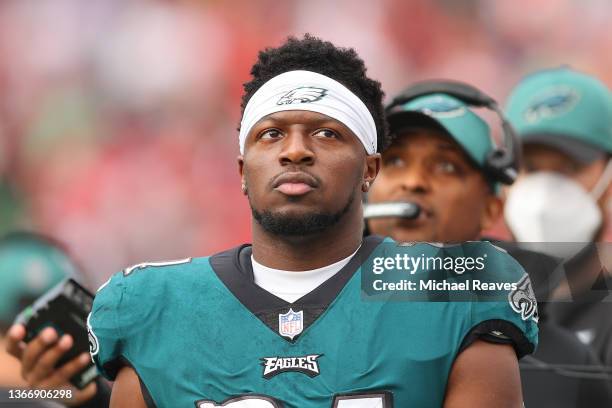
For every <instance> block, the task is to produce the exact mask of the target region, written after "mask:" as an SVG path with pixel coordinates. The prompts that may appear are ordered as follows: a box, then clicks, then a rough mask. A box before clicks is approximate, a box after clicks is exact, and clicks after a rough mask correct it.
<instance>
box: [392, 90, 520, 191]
mask: <svg viewBox="0 0 612 408" xmlns="http://www.w3.org/2000/svg"><path fill="white" fill-rule="evenodd" d="M435 93H443V94H446V95H450V96H452V97H455V98H457V99H459V100H460V101H462V102H464V103H466V104H467V105H469V106H473V107H476V108H486V109H489V110H491V111H493V112H495V113H496V114H497V116H498V117H499V119H500V121H501V127H502V131H503V144H502V145H501V146H496V145H497V144H496V143H495V140H493V139H492V138H491V140H492V142H493V146H496V147H495V148H494V149H493V150H491V151H490V152H489V153H488V154H487V157H486V159H485V163H484V168H483V170H484V172H485V175H486V176H487V177H488V178H489V179H490V180H492V181H496V182H501V183H503V184H508V185H509V184H512V183H514V181H515V180H516V178H517V176H518V169H519V166H520V163H521V144H520V141H519V139H518V137H517V135H516V132H515V131H514V129H513V128H512V125H511V124H510V122H508V120H507V119H506V118H505V116H504V114H503V112H502V111H501V109H500V108H499V105H498V104H497V101H496V100H495V99H493V98H492V97H490V96H489V95H487V94H485V93H484V92H482V91H481V90H479V89H478V88H476V87H474V86H472V85H469V84H466V83H464V82H459V81H450V80H428V81H422V82H417V83H415V84H414V85H411V86H409V87H408V88H406V89H404V91H402V92H401V93H400V94H399V95H398V96H396V97H395V98H393V100H392V101H391V103H389V104H388V105H387V106H386V107H385V113H386V114H387V116H390V115H392V114H394V113H399V112H403V110H402V109H401V107H402V105H404V104H406V103H407V102H409V101H411V100H414V99H416V98H418V97H420V96H425V95H430V94H435Z"/></svg>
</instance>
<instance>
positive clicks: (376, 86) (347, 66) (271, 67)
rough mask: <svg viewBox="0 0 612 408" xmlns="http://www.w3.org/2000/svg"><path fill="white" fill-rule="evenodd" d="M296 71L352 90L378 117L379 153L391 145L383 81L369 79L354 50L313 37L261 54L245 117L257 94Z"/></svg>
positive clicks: (249, 87) (248, 90) (247, 90)
mask: <svg viewBox="0 0 612 408" xmlns="http://www.w3.org/2000/svg"><path fill="white" fill-rule="evenodd" d="M293 70H306V71H312V72H317V73H319V74H322V75H325V76H328V77H330V78H332V79H334V80H336V81H338V82H340V83H341V84H342V85H344V86H346V87H347V88H348V89H350V90H351V92H353V93H354V94H355V95H357V97H359V99H361V100H362V101H363V103H364V104H365V105H366V106H367V108H368V110H369V111H370V113H371V114H372V117H373V118H374V124H375V125H376V133H377V138H378V140H377V143H378V151H379V152H382V151H383V150H385V149H386V148H387V146H389V144H391V137H390V135H389V132H388V131H387V121H386V119H385V113H384V108H383V104H382V100H383V97H384V95H385V94H384V92H383V91H382V88H381V85H380V82H378V81H375V80H373V79H370V78H368V77H367V76H366V67H365V64H364V63H363V60H362V59H361V58H360V57H359V55H357V52H355V50H354V49H352V48H339V47H336V46H335V45H334V44H332V43H331V42H329V41H322V40H321V39H319V38H317V37H314V36H312V35H310V34H306V35H304V38H302V39H297V38H296V37H289V38H288V39H287V41H286V42H285V43H284V44H282V45H281V46H280V47H276V48H266V49H265V50H263V51H260V52H259V58H258V59H257V62H256V63H255V65H253V68H251V75H252V76H253V79H252V80H251V81H249V82H247V83H245V84H244V95H243V96H242V104H241V107H242V114H244V108H245V107H246V105H247V103H248V102H249V100H250V99H251V97H252V96H253V94H254V93H255V92H257V90H258V89H259V88H260V87H261V86H262V85H263V84H265V83H266V82H268V81H269V80H270V79H272V78H274V77H275V76H277V75H280V74H282V73H283V72H287V71H293Z"/></svg>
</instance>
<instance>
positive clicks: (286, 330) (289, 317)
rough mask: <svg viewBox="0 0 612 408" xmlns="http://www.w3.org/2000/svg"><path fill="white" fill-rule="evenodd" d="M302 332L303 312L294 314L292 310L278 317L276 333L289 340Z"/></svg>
mask: <svg viewBox="0 0 612 408" xmlns="http://www.w3.org/2000/svg"><path fill="white" fill-rule="evenodd" d="M302 330H304V312H303V311H302V310H300V311H299V312H294V311H293V309H289V311H288V312H287V313H285V314H279V315H278V332H279V333H280V335H281V336H285V337H289V338H290V339H291V340H293V338H294V337H295V336H297V335H298V334H300V333H301V332H302Z"/></svg>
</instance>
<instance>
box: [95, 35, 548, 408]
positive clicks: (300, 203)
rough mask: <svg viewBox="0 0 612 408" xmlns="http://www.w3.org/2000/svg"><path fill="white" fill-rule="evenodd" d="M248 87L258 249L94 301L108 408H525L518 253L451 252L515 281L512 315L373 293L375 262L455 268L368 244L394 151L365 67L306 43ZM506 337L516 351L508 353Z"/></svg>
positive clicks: (144, 279) (185, 265)
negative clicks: (379, 183)
mask: <svg viewBox="0 0 612 408" xmlns="http://www.w3.org/2000/svg"><path fill="white" fill-rule="evenodd" d="M251 73H252V75H253V80H252V81H251V82H249V83H247V84H246V85H245V91H246V92H245V96H244V99H243V110H244V112H243V117H242V121H241V127H240V135H239V140H238V142H239V148H240V156H239V157H238V163H239V170H240V175H241V179H242V186H241V188H242V191H243V192H244V194H245V195H246V196H247V197H248V200H249V203H250V206H251V210H252V213H253V222H252V230H253V243H252V245H242V246H239V247H237V248H234V249H231V250H228V251H225V252H222V253H219V254H216V255H213V256H212V257H206V258H193V259H192V258H188V259H183V260H179V261H175V262H165V263H159V262H158V263H148V264H142V265H137V266H134V267H130V268H127V269H126V270H124V271H123V272H120V273H118V274H116V275H114V276H113V277H112V278H111V279H110V281H109V282H108V284H106V285H105V286H104V287H103V288H102V289H100V290H99V291H98V293H97V295H96V299H95V301H94V306H93V310H92V313H91V315H90V318H89V320H88V324H89V337H90V342H91V354H92V357H93V359H94V361H95V363H96V365H97V367H98V368H99V370H100V372H101V373H102V374H103V375H104V376H105V377H107V378H108V379H111V380H114V381H115V384H114V388H113V395H112V400H111V406H130V407H144V406H158V407H170V406H172V407H178V406H194V405H195V406H196V407H201V408H213V407H220V406H223V407H231V408H280V407H286V408H297V407H299V408H329V407H338V408H364V407H379V408H390V407H396V408H397V407H402V408H403V407H411V408H414V407H434V406H442V405H444V406H446V407H464V406H470V407H491V406H496V407H517V408H518V407H520V406H521V391H520V379H519V371H518V363H517V355H518V356H522V355H524V354H527V353H529V352H531V351H532V350H533V348H534V347H535V343H536V342H537V327H536V326H535V320H537V314H536V309H537V308H536V307H535V304H534V303H535V301H534V302H530V300H529V299H530V297H529V295H528V292H529V290H531V288H530V284H529V282H528V280H526V278H525V275H524V272H523V271H522V269H521V268H520V266H518V264H517V263H516V262H515V261H514V260H513V259H511V258H510V257H509V256H508V255H507V254H505V253H503V252H502V251H500V250H498V249H496V248H494V247H493V246H491V245H490V244H481V243H472V244H466V247H465V248H463V247H462V246H458V247H456V248H455V249H448V251H449V255H448V256H449V257H448V259H450V260H451V261H452V260H454V259H455V255H456V254H457V253H463V251H472V252H478V253H482V254H484V257H487V263H488V265H490V266H491V268H492V269H494V270H495V271H496V272H499V273H501V274H502V275H503V276H505V277H506V278H508V279H509V281H510V282H513V283H515V282H521V285H522V286H521V287H522V290H523V291H524V292H525V293H523V294H519V293H518V292H516V291H515V292H514V294H515V295H517V296H518V297H520V298H521V299H520V300H521V302H520V304H521V305H522V306H521V307H520V308H518V309H517V310H518V312H517V311H515V310H513V308H514V307H516V305H518V304H519V302H518V297H517V299H514V298H511V300H509V295H511V293H509V292H506V291H503V293H502V297H503V298H502V299H501V300H500V301H497V302H487V303H484V302H482V303H478V302H470V301H457V302H415V301H390V299H389V296H383V297H382V298H380V297H376V296H373V297H372V301H369V300H368V299H367V298H366V294H365V293H364V292H362V289H363V288H365V286H362V285H363V282H362V279H365V278H366V277H367V276H372V271H373V269H372V265H371V264H369V263H368V262H370V261H369V260H368V259H369V258H374V259H378V258H377V256H376V254H385V253H388V256H390V257H392V258H393V259H395V256H396V255H397V256H420V254H421V253H422V252H427V253H431V254H433V255H436V256H437V255H438V254H439V253H446V249H444V250H440V247H439V246H436V245H430V244H417V245H414V246H406V245H405V246H398V244H397V243H396V242H395V241H393V240H390V239H386V240H384V241H383V238H381V237H369V238H365V239H362V226H363V224H362V217H363V208H362V196H363V194H364V193H365V192H367V191H368V190H369V188H370V185H371V183H372V182H373V181H374V178H375V177H376V175H377V173H378V170H379V168H380V164H381V158H380V154H379V152H380V151H381V149H384V148H385V147H386V146H387V145H388V143H389V139H388V136H386V132H385V126H384V123H385V122H384V115H383V108H382V96H383V93H382V91H381V89H380V84H379V83H378V82H376V81H373V80H371V79H369V78H368V77H367V76H366V75H365V66H364V64H363V61H362V60H361V59H359V57H358V56H357V55H356V53H355V52H354V51H353V50H349V49H340V48H337V47H335V46H334V45H333V44H331V43H328V42H323V41H321V40H318V39H316V38H313V37H310V36H306V37H305V38H304V39H302V40H297V39H289V40H288V41H287V43H286V44H284V45H283V46H281V47H279V48H275V49H268V50H265V51H263V52H262V53H261V54H260V56H259V61H258V62H257V63H256V64H255V66H254V67H253V69H252V72H251ZM388 251H390V252H388ZM457 251H458V252H457ZM389 259H391V258H389ZM422 272H423V278H426V277H428V276H429V275H428V274H429V273H430V272H431V271H430V270H429V269H427V268H425V269H424V270H423V271H422ZM451 274H455V271H454V270H452V271H451ZM467 275H469V274H467ZM362 296H364V297H362ZM391 297H392V296H391ZM515 300H516V301H515ZM515 303H516V304H515ZM497 329H500V330H501V331H500V332H499V333H500V334H499V335H491V334H490V333H497V332H496V330H497ZM501 333H512V338H513V339H516V341H515V342H512V343H510V344H509V342H508V341H507V340H508V339H504V341H503V343H504V344H497V343H499V342H500V337H501V336H502V334H501ZM496 336H497V337H496Z"/></svg>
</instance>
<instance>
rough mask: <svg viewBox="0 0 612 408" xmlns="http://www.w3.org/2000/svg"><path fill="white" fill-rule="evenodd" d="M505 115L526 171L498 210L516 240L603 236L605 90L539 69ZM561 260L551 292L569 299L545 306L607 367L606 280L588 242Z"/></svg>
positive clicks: (610, 308) (610, 167) (611, 133)
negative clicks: (561, 277) (563, 275)
mask: <svg viewBox="0 0 612 408" xmlns="http://www.w3.org/2000/svg"><path fill="white" fill-rule="evenodd" d="M506 112H507V116H508V118H509V120H510V121H511V123H512V124H513V125H514V127H515V128H516V130H517V132H518V134H519V136H520V138H521V139H522V141H523V153H524V175H523V176H522V177H521V178H519V180H518V181H517V183H515V185H513V186H512V188H511V189H510V190H509V194H508V198H507V202H506V208H505V212H504V213H505V219H506V223H507V224H508V226H509V228H510V230H511V231H512V234H513V235H514V237H515V238H516V239H517V241H523V242H545V243H550V242H575V243H587V242H597V241H603V237H604V232H605V229H606V227H607V226H608V225H609V222H610V215H609V211H608V208H609V204H610V203H611V200H610V195H611V194H610V182H611V179H612V161H611V160H610V157H611V154H612V95H611V94H610V91H609V89H608V88H607V87H606V86H605V85H604V84H603V83H602V82H601V81H599V80H598V79H596V78H594V77H592V76H589V75H586V74H584V73H580V72H577V71H575V70H573V69H570V68H568V67H561V68H555V69H549V70H543V71H539V72H536V73H534V74H532V75H529V76H527V77H526V78H524V79H523V80H522V81H521V82H520V83H519V84H518V85H517V86H516V87H515V88H514V89H513V91H512V92H511V94H510V96H509V99H508V102H507V109H506ZM581 246H584V244H582V245H581ZM547 247H549V248H551V249H552V250H558V249H559V248H560V249H563V246H559V245H557V246H555V245H551V244H547ZM567 265H568V267H567V268H566V269H567V270H568V282H567V285H563V286H561V287H560V288H559V289H558V290H557V297H567V298H571V299H573V302H571V303H567V302H566V303H557V304H553V305H551V309H552V310H553V311H554V312H555V315H554V316H555V319H556V320H557V321H558V322H559V323H560V324H562V325H563V326H565V327H567V328H569V329H571V330H572V331H574V332H575V333H576V335H577V336H578V338H579V339H580V340H581V341H582V342H583V343H585V344H589V345H591V346H593V348H594V349H595V350H596V351H597V353H598V354H599V357H600V358H601V360H602V361H603V362H604V363H606V364H612V320H611V319H610V315H611V314H612V303H610V302H606V301H601V297H602V295H603V296H605V295H606V294H609V293H610V289H611V288H612V278H611V277H610V275H609V274H606V273H605V268H604V269H602V268H601V267H600V266H601V262H600V261H599V259H598V254H597V250H596V248H595V247H594V246H593V245H591V246H587V247H586V248H585V249H584V250H583V251H582V252H581V253H579V254H578V256H577V257H575V258H574V259H573V260H572V262H571V263H569V264H567ZM588 265H594V266H595V267H589V266H588ZM568 268H570V269H568ZM602 271H603V272H602ZM592 288H599V289H604V290H597V291H594V290H589V289H592ZM606 288H607V289H606ZM570 296H571V297H570Z"/></svg>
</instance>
